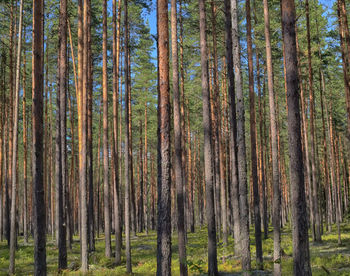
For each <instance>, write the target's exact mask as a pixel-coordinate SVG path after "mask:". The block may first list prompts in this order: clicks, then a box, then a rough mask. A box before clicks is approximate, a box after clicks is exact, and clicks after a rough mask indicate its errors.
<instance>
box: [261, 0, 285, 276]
mask: <svg viewBox="0 0 350 276" xmlns="http://www.w3.org/2000/svg"><path fill="white" fill-rule="evenodd" d="M264 19H265V45H266V65H267V78H268V80H267V83H268V89H269V106H270V128H271V149H272V182H273V215H272V216H273V241H274V254H273V260H274V265H273V266H274V275H276V276H277V275H281V273H282V271H281V229H280V225H281V191H280V181H279V180H280V173H279V164H278V163H279V162H278V141H277V124H276V108H275V93H274V80H273V64H272V51H271V41H270V18H269V5H268V1H267V0H264Z"/></svg>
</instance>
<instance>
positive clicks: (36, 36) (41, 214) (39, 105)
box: [32, 0, 46, 275]
mask: <svg viewBox="0 0 350 276" xmlns="http://www.w3.org/2000/svg"><path fill="white" fill-rule="evenodd" d="M43 18H44V1H43V0H37V1H33V60H32V70H33V75H32V76H33V80H32V96H33V105H32V118H33V119H32V120H33V128H32V129H33V134H32V137H33V158H32V160H33V209H34V210H33V233H34V275H46V214H45V213H46V212H45V210H46V208H45V194H44V185H43V182H44V181H43V137H44V135H43V134H44V133H43V128H42V126H43V46H44V37H43Z"/></svg>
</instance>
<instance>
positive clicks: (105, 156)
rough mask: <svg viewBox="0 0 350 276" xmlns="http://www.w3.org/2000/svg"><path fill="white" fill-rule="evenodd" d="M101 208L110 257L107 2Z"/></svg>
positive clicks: (106, 246) (104, 50)
mask: <svg viewBox="0 0 350 276" xmlns="http://www.w3.org/2000/svg"><path fill="white" fill-rule="evenodd" d="M102 45H103V50H102V51H103V73H102V78H103V79H102V88H103V206H104V231H105V256H106V257H107V258H110V257H111V225H110V221H111V219H110V208H109V177H108V176H109V172H108V171H109V163H108V159H109V153H108V87H107V86H108V83H107V0H104V2H103V44H102Z"/></svg>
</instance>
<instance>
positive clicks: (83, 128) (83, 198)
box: [78, 0, 89, 272]
mask: <svg viewBox="0 0 350 276" xmlns="http://www.w3.org/2000/svg"><path fill="white" fill-rule="evenodd" d="M78 6H79V10H78V20H79V27H78V46H79V44H81V45H80V49H79V47H78V58H79V54H80V58H81V60H79V66H78V78H79V82H80V85H79V90H80V95H79V96H80V120H81V121H80V128H79V130H80V137H79V138H80V139H79V142H80V144H79V156H80V163H79V188H80V189H79V192H80V245H81V270H82V272H86V271H87V270H88V212H87V201H88V199H87V143H86V142H87V92H88V60H89V58H88V52H87V47H88V36H87V32H88V22H87V15H88V6H89V2H88V1H84V5H83V4H82V3H81V1H80V0H79V5H78ZM79 28H81V30H79ZM79 32H81V33H80V35H79ZM79 50H80V51H81V53H79ZM79 69H80V70H79ZM79 73H80V74H79ZM78 119H79V117H78Z"/></svg>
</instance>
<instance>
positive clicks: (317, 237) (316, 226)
mask: <svg viewBox="0 0 350 276" xmlns="http://www.w3.org/2000/svg"><path fill="white" fill-rule="evenodd" d="M305 6H306V29H307V57H308V69H309V70H308V76H309V96H310V132H311V141H310V142H311V172H312V201H313V202H312V203H313V204H312V205H313V214H314V217H313V219H314V220H313V221H312V231H313V232H314V235H313V238H314V241H315V242H320V241H321V220H320V214H319V207H318V179H317V167H316V166H317V160H316V157H317V156H316V142H315V122H314V117H315V115H314V113H315V100H314V91H313V72H312V61H311V38H310V15H309V13H310V11H309V1H308V0H306V2H305ZM305 143H307V141H305ZM309 185H311V183H309Z"/></svg>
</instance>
